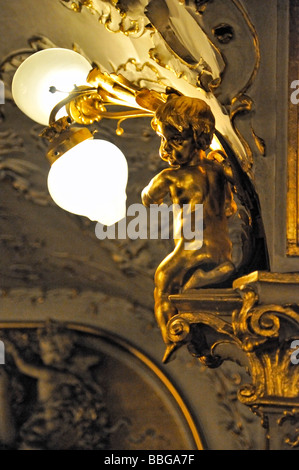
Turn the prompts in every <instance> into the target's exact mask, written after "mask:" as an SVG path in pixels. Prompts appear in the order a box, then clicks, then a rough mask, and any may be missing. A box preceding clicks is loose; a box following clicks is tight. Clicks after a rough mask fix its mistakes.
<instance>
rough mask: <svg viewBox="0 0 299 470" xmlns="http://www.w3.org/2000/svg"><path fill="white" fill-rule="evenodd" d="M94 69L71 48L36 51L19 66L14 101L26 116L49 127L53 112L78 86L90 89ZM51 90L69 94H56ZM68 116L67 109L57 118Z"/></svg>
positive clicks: (13, 87) (13, 88) (15, 80)
mask: <svg viewBox="0 0 299 470" xmlns="http://www.w3.org/2000/svg"><path fill="white" fill-rule="evenodd" d="M90 70H91V65H90V63H89V62H88V61H87V60H86V59H85V58H84V57H83V56H82V55H80V54H78V53H77V52H74V51H72V50H70V49H61V48H50V49H45V50H42V51H39V52H36V53H35V54H32V55H31V56H30V57H28V59H26V60H25V61H24V62H23V63H22V64H21V65H20V66H19V68H18V69H17V71H16V73H15V75H14V78H13V82H12V95H13V99H14V101H15V103H16V105H17V106H18V108H20V109H21V111H23V113H25V114H26V115H27V116H29V117H30V118H31V119H33V120H34V121H36V122H38V123H39V124H43V125H46V126H47V125H48V124H49V116H50V113H51V111H52V109H53V108H54V107H55V106H56V105H57V104H58V103H59V102H60V101H62V100H63V99H64V98H65V97H67V96H68V94H69V92H71V91H72V90H73V89H74V87H75V85H77V86H79V85H86V86H88V83H87V82H86V77H87V75H88V73H89V71H90ZM51 87H53V88H51ZM50 88H51V89H52V91H53V90H55V89H56V90H60V91H63V92H65V93H60V92H58V91H57V92H55V93H53V92H51V91H50ZM66 115H67V113H66V111H65V108H64V107H63V108H62V109H61V110H60V111H59V113H58V114H57V116H56V119H59V118H60V117H62V116H66Z"/></svg>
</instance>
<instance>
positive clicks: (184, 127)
mask: <svg viewBox="0 0 299 470" xmlns="http://www.w3.org/2000/svg"><path fill="white" fill-rule="evenodd" d="M152 127H153V129H154V130H155V131H156V132H157V134H158V135H159V136H160V137H161V146H160V157H161V158H162V159H163V160H165V161H168V163H169V164H170V165H172V166H173V165H184V164H187V163H188V162H189V161H190V160H191V159H192V157H193V156H194V151H195V150H206V149H208V148H209V146H210V144H211V141H212V138H213V134H214V131H215V118H214V115H213V114H212V111H211V109H210V107H209V106H208V105H207V103H206V102H205V101H203V100H200V99H198V98H190V97H188V96H179V95H175V94H171V95H169V97H168V99H167V101H166V103H163V104H161V105H160V106H159V107H158V109H157V111H156V113H155V117H154V119H153V120H152Z"/></svg>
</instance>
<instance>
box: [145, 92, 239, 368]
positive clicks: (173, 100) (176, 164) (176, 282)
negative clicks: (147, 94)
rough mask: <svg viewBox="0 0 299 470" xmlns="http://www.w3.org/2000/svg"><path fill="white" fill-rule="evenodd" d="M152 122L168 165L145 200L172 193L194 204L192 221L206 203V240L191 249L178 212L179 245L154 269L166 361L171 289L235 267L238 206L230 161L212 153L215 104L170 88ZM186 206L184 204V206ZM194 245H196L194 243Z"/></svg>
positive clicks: (216, 278)
mask: <svg viewBox="0 0 299 470" xmlns="http://www.w3.org/2000/svg"><path fill="white" fill-rule="evenodd" d="M152 126H153V128H154V130H155V131H156V133H157V134H158V135H159V136H160V137H161V146H160V157H161V158H162V159H163V160H165V161H167V162H168V164H169V168H166V169H164V170H163V171H161V172H160V173H159V174H158V175H156V176H155V177H154V178H153V179H152V180H151V181H150V183H149V184H148V186H146V188H144V190H143V191H142V202H143V204H144V205H145V206H148V207H149V206H150V205H151V204H161V203H163V201H164V199H165V198H166V197H167V196H170V199H171V201H172V203H173V204H177V205H179V206H180V207H181V208H183V205H184V204H188V205H189V207H190V212H191V214H190V217H191V224H193V226H194V223H195V221H196V218H195V205H196V204H202V205H203V241H202V244H201V246H200V247H198V248H196V247H195V249H192V246H191V245H192V243H191V244H189V245H188V242H190V240H186V239H185V237H184V227H183V225H184V217H182V216H181V217H174V224H176V223H177V224H179V226H178V227H176V228H175V230H174V231H175V233H179V234H180V237H179V238H177V239H175V240H174V242H175V248H174V250H173V252H172V253H170V254H169V255H168V256H167V257H166V258H165V259H164V260H163V261H162V262H161V264H160V265H159V266H158V268H157V270H156V274H155V316H156V320H157V323H158V325H159V327H160V329H161V333H162V337H163V340H164V342H165V343H166V346H167V347H166V352H165V355H164V358H163V361H164V362H167V360H169V358H170V356H171V354H172V351H173V350H174V347H175V346H174V345H173V344H172V343H171V342H170V341H169V339H168V336H167V329H166V325H167V322H168V320H169V319H170V318H171V317H172V316H173V315H175V314H176V313H177V312H176V310H175V308H174V306H173V305H172V303H171V302H170V301H169V298H168V297H169V295H170V294H175V293H178V292H180V291H186V290H189V289H192V288H200V287H204V286H207V285H215V284H216V285H217V284H219V283H221V282H224V281H226V280H227V279H228V278H229V277H230V276H231V275H232V273H233V272H234V271H235V266H234V264H233V262H232V243H231V240H230V238H229V233H228V222H227V219H228V217H230V216H231V215H232V214H234V213H235V212H236V204H235V202H234V199H233V197H232V193H231V188H230V183H233V176H232V170H231V168H230V166H229V165H227V164H224V163H219V162H217V161H216V159H213V158H212V157H210V158H208V156H207V155H206V150H207V149H208V148H209V147H210V144H211V141H212V138H213V134H214V131H215V119H214V116H213V114H212V112H211V109H210V107H209V106H208V105H207V104H206V103H205V102H204V101H203V100H200V99H197V98H189V97H186V96H178V95H176V94H171V95H169V97H168V100H167V102H166V103H165V104H162V105H160V107H159V108H158V109H157V111H156V113H155V117H154V119H153V122H152ZM181 211H182V209H181ZM190 247H191V249H190Z"/></svg>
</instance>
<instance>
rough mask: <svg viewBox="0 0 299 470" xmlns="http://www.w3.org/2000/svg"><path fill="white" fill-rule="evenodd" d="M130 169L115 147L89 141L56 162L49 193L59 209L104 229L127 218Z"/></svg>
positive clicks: (77, 146)
mask: <svg viewBox="0 0 299 470" xmlns="http://www.w3.org/2000/svg"><path fill="white" fill-rule="evenodd" d="M127 181H128V165H127V161H126V159H125V157H124V155H123V153H122V152H121V151H120V150H119V148H118V147H116V145H114V144H112V143H110V142H107V141H105V140H99V139H95V140H93V139H88V140H85V141H83V142H81V143H80V144H78V145H76V146H75V147H73V148H72V149H71V150H68V151H67V152H66V153H65V154H64V155H62V156H61V157H60V158H58V160H56V161H55V162H54V163H53V165H52V167H51V169H50V172H49V176H48V188H49V192H50V194H51V196H52V198H53V199H54V201H55V202H56V204H57V205H58V206H60V207H61V208H62V209H65V210H67V211H69V212H72V213H74V214H78V215H84V216H86V217H88V218H89V219H90V220H93V221H97V222H100V223H102V224H103V225H112V224H115V223H116V222H118V221H119V220H121V219H123V218H124V217H125V215H126V199H127V196H126V185H127Z"/></svg>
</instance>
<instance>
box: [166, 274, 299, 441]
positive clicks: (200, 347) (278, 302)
mask: <svg viewBox="0 0 299 470" xmlns="http://www.w3.org/2000/svg"><path fill="white" fill-rule="evenodd" d="M296 284H297V286H298V284H299V275H298V274H295V273H294V274H275V273H266V272H255V273H252V274H250V275H248V276H245V277H243V278H239V279H237V280H236V281H235V282H234V284H233V289H222V290H221V289H220V290H219V289H217V290H216V289H201V290H199V291H189V292H187V293H184V294H178V295H172V296H170V300H171V301H172V303H173V304H174V305H175V307H176V308H177V310H178V314H177V315H175V316H173V317H172V318H171V319H170V320H169V322H168V324H167V332H168V337H169V340H170V341H172V342H174V343H177V345H178V346H179V345H183V344H185V345H187V348H188V350H189V351H190V353H191V354H192V355H193V356H195V357H197V358H198V359H199V360H200V361H201V362H202V363H203V364H205V365H206V366H207V367H210V368H212V367H218V366H220V365H221V363H222V362H223V361H224V360H233V361H235V362H237V363H239V364H241V365H242V366H244V367H245V368H246V370H247V371H248V373H249V375H250V376H251V379H252V382H251V383H250V384H243V385H242V386H241V388H240V389H239V392H238V399H239V400H240V402H241V403H243V404H245V405H247V406H249V407H250V408H251V410H252V411H253V412H254V413H255V414H257V415H259V416H260V417H261V418H262V424H263V425H264V427H266V428H267V443H268V448H272V449H282V448H286V449H290V448H296V447H299V292H298V288H297V289H294V287H295V285H296ZM273 301H274V302H273ZM296 341H298V342H296ZM297 363H298V364H297Z"/></svg>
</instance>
